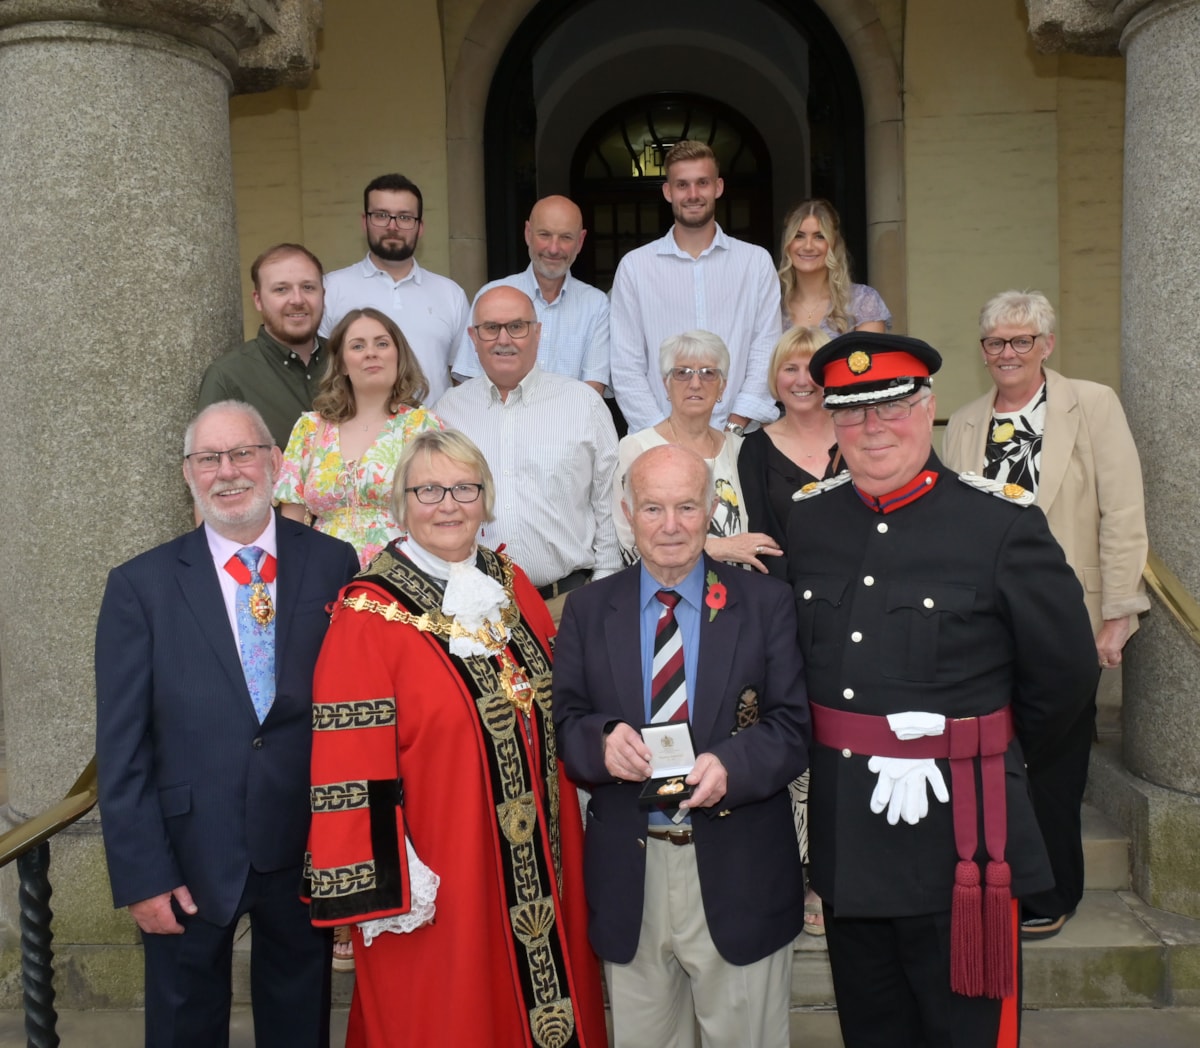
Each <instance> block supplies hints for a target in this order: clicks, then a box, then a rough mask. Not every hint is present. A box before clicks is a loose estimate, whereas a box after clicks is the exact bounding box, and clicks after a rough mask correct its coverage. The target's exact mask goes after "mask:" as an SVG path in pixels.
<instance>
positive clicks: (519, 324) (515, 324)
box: [475, 320, 534, 342]
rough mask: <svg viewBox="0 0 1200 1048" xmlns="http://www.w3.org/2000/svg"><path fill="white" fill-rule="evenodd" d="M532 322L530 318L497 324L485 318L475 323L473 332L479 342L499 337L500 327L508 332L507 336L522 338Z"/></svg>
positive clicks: (491, 340)
mask: <svg viewBox="0 0 1200 1048" xmlns="http://www.w3.org/2000/svg"><path fill="white" fill-rule="evenodd" d="M533 323H534V322H533V321H532V320H510V321H509V322H508V323H507V324H497V323H496V322H495V321H494V320H485V321H484V322H483V323H482V324H476V325H475V334H477V335H478V336H479V339H480V341H481V342H495V341H496V339H498V338H499V337H500V331H501V329H503V330H504V331H507V332H508V337H509V338H524V337H525V336H526V335H528V334H529V329H530V328H531V327H533Z"/></svg>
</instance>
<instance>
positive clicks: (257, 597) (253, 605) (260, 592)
mask: <svg viewBox="0 0 1200 1048" xmlns="http://www.w3.org/2000/svg"><path fill="white" fill-rule="evenodd" d="M250 614H251V615H253V616H254V621H255V622H257V623H258V624H259V625H260V626H266V625H268V624H269V623H270V621H271V620H272V619H273V618H275V605H274V604H272V603H271V594H270V592H269V591H268V590H267V587H266V585H265V584H264V583H261V582H256V583H254V584H253V585H252V586H251V587H250Z"/></svg>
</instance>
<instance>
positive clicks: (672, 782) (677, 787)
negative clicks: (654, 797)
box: [658, 776, 683, 797]
mask: <svg viewBox="0 0 1200 1048" xmlns="http://www.w3.org/2000/svg"><path fill="white" fill-rule="evenodd" d="M682 792H683V778H682V777H680V776H677V777H676V778H674V779H668V780H667V781H666V782H664V783H663V784H662V785H661V786H660V787H659V788H658V793H659V794H660V795H661V796H663V797H666V796H669V795H670V794H672V793H682Z"/></svg>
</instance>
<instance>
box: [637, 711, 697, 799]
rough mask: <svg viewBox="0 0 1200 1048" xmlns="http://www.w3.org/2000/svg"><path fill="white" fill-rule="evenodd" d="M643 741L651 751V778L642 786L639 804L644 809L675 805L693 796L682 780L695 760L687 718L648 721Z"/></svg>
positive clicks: (643, 732) (643, 731)
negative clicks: (660, 722)
mask: <svg viewBox="0 0 1200 1048" xmlns="http://www.w3.org/2000/svg"><path fill="white" fill-rule="evenodd" d="M642 741H643V742H644V743H645V744H646V747H647V748H648V749H649V750H650V778H649V779H647V780H646V783H645V784H644V786H643V787H642V793H641V796H640V797H639V798H638V804H639V805H640V806H641V807H643V808H659V807H664V808H665V807H672V808H673V807H676V806H677V805H678V804H679V803H680V802H681V801H686V800H687V799H688V798H690V797H691V795H692V787H691V786H689V785H688V784H687V783H686V782H685V781H684V780H685V778H686V777H687V775H688V773H689V772H690V771H691V770H692V767H693V766H694V765H695V763H696V744H695V740H693V738H692V727H691V725H690V724H688V723H687V722H686V721H674V722H670V723H667V724H647V725H645V726H643V728H642Z"/></svg>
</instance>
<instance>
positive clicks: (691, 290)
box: [609, 226, 782, 433]
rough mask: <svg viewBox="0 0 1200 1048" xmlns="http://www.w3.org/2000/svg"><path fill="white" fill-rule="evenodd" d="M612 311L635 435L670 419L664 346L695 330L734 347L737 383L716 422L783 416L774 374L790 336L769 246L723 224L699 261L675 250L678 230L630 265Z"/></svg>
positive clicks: (622, 389)
mask: <svg viewBox="0 0 1200 1048" xmlns="http://www.w3.org/2000/svg"><path fill="white" fill-rule="evenodd" d="M609 309H610V313H609V328H610V336H611V339H612V359H611V367H612V386H613V391H614V392H615V393H616V396H617V403H618V404H619V405H620V407H621V411H622V413H623V414H624V415H625V419H626V421H627V422H628V423H629V432H630V433H636V432H637V431H638V430H642V429H648V428H649V427H650V426H653V425H656V424H657V423H659V422H661V421H662V420H663V419H664V418H666V417H667V416H668V415H669V414H670V413H671V405H670V402H669V401H668V400H667V392H666V389H665V387H664V386H663V381H662V376H661V374H660V372H659V369H658V347H659V346H660V345H662V343H663V341H664V340H665V339H667V338H670V337H671V336H672V335H679V334H682V333H683V332H684V331H690V330H692V329H694V328H700V329H701V330H704V331H711V332H713V333H714V334H716V335H719V336H720V337H721V338H722V340H724V342H725V345H726V346H727V347H728V349H729V378H728V385H727V386H726V389H725V395H724V398H723V399H722V401H721V403H719V404H718V405H717V406H716V408H715V409H714V410H713V417H712V424H713V425H714V426H717V427H718V428H719V427H721V426H724V425H725V421H726V419H728V418H729V415H730V414H731V413H732V414H737V415H745V416H746V417H747V418H752V419H758V420H759V421H760V422H771V421H774V420H775V419H776V418H777V417H778V415H779V412H778V410H777V409H776V407H775V402H774V400H773V399H772V398H771V394H770V392H769V391H768V389H767V367H768V365H769V364H770V360H771V351H772V350H773V349H774V348H775V343H776V342H778V341H779V336H780V334H781V333H782V327H781V323H780V314H779V277H778V275H777V274H776V272H775V266H774V264H773V263H772V262H771V256H770V255H768V254H767V252H765V251H764V250H763V249H762V248H761V247H756V246H754V245H753V244H747V243H745V242H744V241H741V240H736V239H735V238H733V237H731V236H727V235H726V233H725V231H724V230H723V229H721V227H720V226H717V233H716V236H715V238H714V239H713V242H712V243H711V244H710V245H709V246H708V247H707V248H706V249H705V250H704V251H703V252H702V253H701V255H700V257H699V258H692V256H691V255H689V254H688V253H687V252H686V251H684V250H682V249H681V248H680V247H679V245H678V244H676V243H675V227H674V226H672V227H671V229H669V230H668V231H667V234H666V236H664V237H662V238H661V239H659V240H655V241H653V242H652V243H650V244H645V245H643V246H642V247H639V248H636V249H635V250H633V251H630V252H629V254H627V255H626V256H625V257H624V258H623V259H621V264H620V265H619V266H618V267H617V275H616V277H615V279H614V281H613V289H612V297H611V301H610V303H609Z"/></svg>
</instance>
